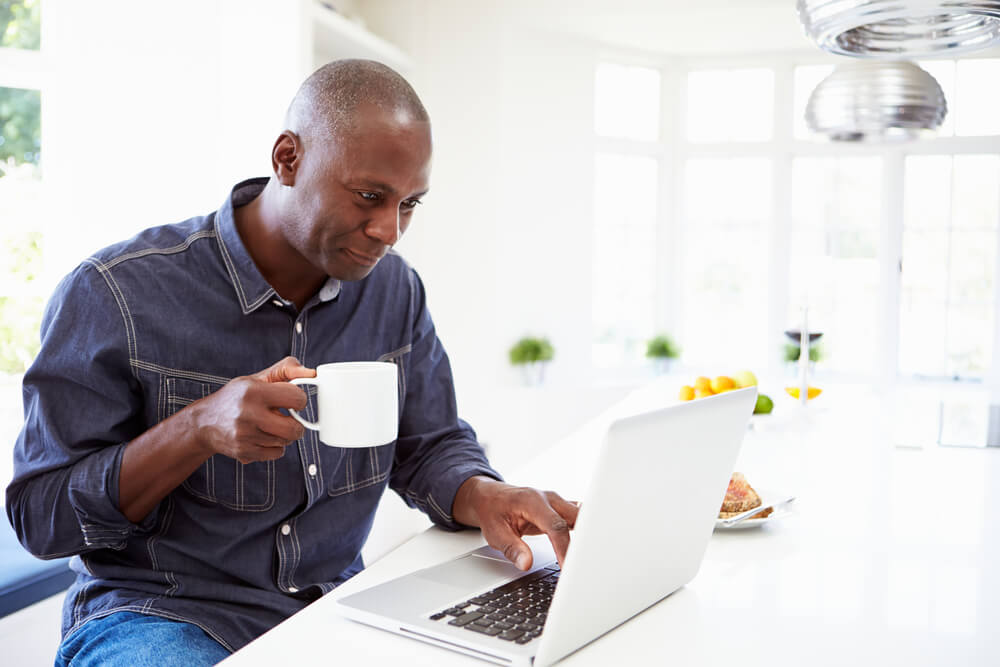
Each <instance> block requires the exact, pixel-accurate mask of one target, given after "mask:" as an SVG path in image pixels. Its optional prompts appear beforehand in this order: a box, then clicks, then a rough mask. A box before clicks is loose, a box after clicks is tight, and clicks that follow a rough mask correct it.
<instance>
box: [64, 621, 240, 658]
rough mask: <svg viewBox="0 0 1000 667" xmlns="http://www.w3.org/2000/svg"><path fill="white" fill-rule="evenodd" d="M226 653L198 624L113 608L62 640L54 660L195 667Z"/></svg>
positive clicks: (226, 655)
mask: <svg viewBox="0 0 1000 667" xmlns="http://www.w3.org/2000/svg"><path fill="white" fill-rule="evenodd" d="M227 657H229V651H227V650H226V649H225V648H224V647H223V646H222V644H220V643H219V642H217V641H215V640H214V639H212V638H211V637H210V636H208V635H207V634H205V631H204V630H202V629H201V628H199V627H198V626H197V625H194V624H192V623H184V622H183V621H171V620H170V619H168V618H161V617H159V616H148V615H145V614H137V613H135V612H131V611H118V612H115V613H113V614H109V615H108V616H105V617H103V618H95V619H94V620H92V621H87V622H86V623H85V624H84V625H83V626H82V627H80V628H79V629H77V631H76V632H74V633H73V634H71V635H70V636H69V637H67V638H66V639H65V640H63V643H62V644H61V645H60V646H59V652H58V653H56V663H55V664H56V667H91V666H92V665H102V666H104V665H122V666H124V665H129V666H135V667H147V666H149V667H152V666H154V665H155V666H157V667H172V666H174V665H176V666H177V667H188V666H189V665H190V666H191V667H196V666H198V665H214V664H215V663H217V662H220V661H222V660H223V659H225V658H227Z"/></svg>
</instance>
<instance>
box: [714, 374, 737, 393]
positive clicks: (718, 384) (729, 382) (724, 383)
mask: <svg viewBox="0 0 1000 667" xmlns="http://www.w3.org/2000/svg"><path fill="white" fill-rule="evenodd" d="M711 386H712V391H714V392H715V393H716V394H721V393H722V392H724V391H729V390H730V389H735V388H736V383H735V382H733V378H731V377H727V376H725V375H720V376H719V377H717V378H715V379H714V380H712V381H711Z"/></svg>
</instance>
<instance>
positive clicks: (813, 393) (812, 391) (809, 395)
mask: <svg viewBox="0 0 1000 667" xmlns="http://www.w3.org/2000/svg"><path fill="white" fill-rule="evenodd" d="M785 391H786V392H788V395H789V396H791V397H792V398H798V397H799V388H798V387H785ZM822 393H823V390H822V389H820V388H819V387H809V389H808V391H807V392H806V400H807V401H808V400H810V399H813V398H816V397H817V396H819V395H820V394H822Z"/></svg>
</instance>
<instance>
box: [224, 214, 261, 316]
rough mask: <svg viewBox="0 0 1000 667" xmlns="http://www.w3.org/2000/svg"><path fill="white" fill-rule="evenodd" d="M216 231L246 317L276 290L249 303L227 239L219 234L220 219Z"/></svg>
mask: <svg viewBox="0 0 1000 667" xmlns="http://www.w3.org/2000/svg"><path fill="white" fill-rule="evenodd" d="M215 230H216V235H217V238H218V242H219V250H221V251H222V261H223V263H224V264H225V265H226V273H228V274H229V279H230V280H232V281H233V285H235V286H236V291H237V293H238V294H239V297H240V306H241V307H242V308H243V314H244V315H246V314H247V313H249V312H250V311H252V310H253V309H254V308H256V307H257V306H259V305H260V304H262V303H264V301H266V300H267V299H270V298H271V295H273V294H275V291H274V288H273V287H272V288H270V289H268V290H266V291H265V292H264V293H263V294H262V295H261V296H260V298H258V299H257V300H256V301H254V302H253V303H248V302H247V295H246V292H244V291H243V283H242V282H241V281H240V276H239V274H238V273H237V272H236V264H235V263H234V262H233V259H232V257H230V255H229V249H228V248H227V247H226V242H225V239H223V238H222V234H221V233H219V218H218V216H216V218H215Z"/></svg>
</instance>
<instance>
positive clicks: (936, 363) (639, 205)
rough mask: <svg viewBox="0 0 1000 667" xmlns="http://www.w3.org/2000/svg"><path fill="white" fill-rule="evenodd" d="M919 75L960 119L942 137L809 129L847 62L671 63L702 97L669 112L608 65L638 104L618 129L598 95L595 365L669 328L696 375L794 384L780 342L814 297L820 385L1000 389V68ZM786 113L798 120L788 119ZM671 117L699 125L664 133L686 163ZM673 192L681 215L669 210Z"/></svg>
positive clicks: (989, 63)
mask: <svg viewBox="0 0 1000 667" xmlns="http://www.w3.org/2000/svg"><path fill="white" fill-rule="evenodd" d="M716 62H718V61H716ZM764 64H765V65H766V63H764ZM789 64H791V65H792V66H790V67H789V66H787V65H789ZM920 65H921V66H922V67H924V68H925V69H926V70H927V71H928V72H930V73H931V75H932V76H934V77H935V78H936V79H937V81H938V83H939V84H940V85H941V87H942V89H943V90H944V92H945V95H946V97H947V100H948V105H949V113H948V116H947V117H946V120H945V123H944V125H943V126H942V128H941V129H940V131H939V132H938V134H937V136H936V137H934V138H930V139H925V140H921V141H918V142H910V143H892V144H837V143H830V142H829V141H827V140H825V139H824V138H823V137H820V136H816V135H813V134H812V133H811V132H810V131H809V130H808V128H807V127H806V125H805V120H804V112H805V107H806V104H807V101H808V99H809V95H810V94H811V93H812V91H813V89H814V88H815V86H816V85H817V84H818V83H819V82H820V81H822V80H823V78H825V77H826V76H828V75H829V74H830V73H831V72H832V71H833V66H832V65H830V64H825V63H824V64H809V63H803V64H801V65H797V64H795V63H788V62H787V61H785V62H775V63H774V66H773V67H768V66H755V67H748V66H746V65H744V66H733V67H725V66H722V67H719V66H713V68H707V67H702V66H699V65H698V64H697V63H695V64H694V65H692V66H683V67H678V68H677V69H676V70H670V69H665V70H664V76H668V77H670V79H669V80H670V81H671V82H672V83H670V84H669V85H670V86H678V87H681V88H683V90H684V91H685V94H683V95H678V96H677V99H678V100H680V102H679V104H678V106H679V107H680V108H671V109H664V110H662V113H661V111H660V110H659V108H658V105H657V104H656V103H655V101H656V100H659V86H660V77H659V76H654V75H653V74H652V73H650V72H651V70H649V71H648V72H647V79H646V80H647V81H649V82H653V81H655V86H654V85H653V84H648V85H647V86H646V95H647V96H646V97H645V98H640V97H639V96H638V95H637V94H632V95H631V97H629V96H628V95H627V94H626V90H627V86H625V84H620V85H619V86H618V87H617V88H614V87H612V86H610V84H607V83H606V82H605V83H604V84H601V83H600V80H601V77H610V76H612V75H613V73H614V72H619V73H620V74H621V75H622V77H624V76H625V74H624V73H625V72H630V71H631V70H630V69H629V68H627V67H625V66H621V68H622V69H620V70H617V69H615V68H614V67H608V68H606V69H603V70H602V69H600V68H599V70H598V80H599V84H598V90H599V91H600V90H604V91H614V92H606V93H605V94H607V95H611V96H614V97H616V99H615V101H614V104H617V105H618V107H617V108H620V111H619V112H617V116H614V117H617V118H618V119H619V120H617V121H615V122H614V123H612V122H611V121H609V120H608V119H609V118H612V117H613V115H612V114H610V112H606V111H601V107H600V102H598V106H597V114H598V120H597V121H596V126H595V127H596V130H597V135H598V136H597V141H596V153H595V154H596V156H597V157H596V162H595V173H596V174H597V180H596V183H595V191H596V194H595V208H596V210H597V211H598V212H597V220H596V225H597V226H595V235H594V239H595V259H594V262H595V263H594V266H595V274H594V275H595V289H594V294H595V297H594V323H595V331H596V332H597V339H598V341H599V343H600V344H595V348H594V350H595V354H594V359H595V361H598V360H600V362H601V365H606V366H614V365H616V364H621V363H624V362H625V361H626V360H629V359H634V358H635V355H636V354H637V351H636V347H635V342H636V341H637V340H639V339H640V338H641V336H642V335H643V332H644V331H646V330H648V329H649V328H650V327H653V326H654V325H655V324H656V323H660V322H664V321H667V322H672V323H673V324H672V326H673V327H674V328H675V329H676V331H671V332H669V333H671V334H676V336H675V337H676V338H677V339H678V342H679V343H680V345H681V348H682V350H683V358H682V362H683V363H684V364H685V365H688V366H691V367H696V368H699V369H704V371H703V372H705V373H712V372H714V369H715V368H728V367H734V368H735V367H738V366H751V365H753V366H754V367H755V368H760V369H761V370H762V371H763V370H765V368H766V369H767V370H771V371H778V372H780V371H781V370H782V368H781V365H782V360H783V355H782V352H783V349H782V348H783V345H784V343H785V342H786V341H785V338H784V336H783V334H782V331H783V330H784V329H786V328H789V327H795V326H796V325H797V324H798V323H799V321H800V318H801V310H800V308H801V306H802V305H803V304H805V303H808V305H809V313H810V324H811V325H812V328H813V329H814V330H820V331H822V332H823V334H824V337H823V339H822V342H821V345H820V347H821V352H822V355H823V356H822V360H821V362H820V363H819V364H818V365H817V372H818V373H820V374H821V375H822V374H828V373H835V374H837V375H839V376H840V377H845V378H853V379H856V380H870V379H872V378H875V377H886V378H887V377H898V378H903V379H907V378H918V379H919V378H936V379H942V378H944V379H951V380H956V379H957V380H963V381H965V380H970V381H973V382H986V381H987V380H990V381H993V380H996V379H997V378H1000V368H995V363H994V359H995V358H996V357H997V353H996V351H995V350H994V347H995V345H997V343H996V339H997V337H998V336H997V333H996V331H997V329H998V328H1000V327H998V326H997V324H995V320H996V316H997V313H996V309H997V304H998V303H1000V285H998V284H997V280H996V275H997V271H998V268H1000V267H998V266H997V254H998V252H1000V250H998V248H1000V87H997V86H994V85H992V83H993V82H995V81H997V80H1000V58H964V59H959V60H933V61H927V62H921V63H920ZM602 72H603V74H602ZM630 76H631V77H632V79H631V80H632V81H633V84H634V85H635V86H639V85H640V84H638V83H635V82H637V81H639V80H641V77H640V76H639V75H638V73H636V72H631V74H630ZM622 80H624V78H622ZM665 85H667V84H665ZM654 88H655V90H654ZM599 95H600V92H599ZM670 98H671V97H670V96H664V97H663V99H665V100H666V99H670ZM641 99H645V100H646V101H645V102H642V101H640V100H641ZM644 103H645V104H646V105H647V106H646V108H644V109H642V110H638V109H636V108H634V105H639V104H644ZM608 104H610V102H608ZM784 105H787V106H784ZM783 106H784V108H785V109H791V112H792V122H791V123H789V124H788V126H787V127H784V126H782V124H780V123H777V122H776V118H778V117H787V116H785V114H779V116H778V117H776V115H775V113H774V112H775V109H781V108H782V107H783ZM653 108H656V109H657V113H658V114H661V115H662V117H663V118H664V119H670V118H683V119H684V124H683V126H682V127H681V128H680V130H681V132H680V133H679V136H678V133H676V132H670V133H667V132H663V133H661V134H663V135H666V136H678V140H679V143H677V144H676V145H671V146H670V147H669V150H668V148H667V146H666V145H665V142H664V141H663V140H662V139H659V140H658V139H657V137H658V136H660V135H659V134H657V133H656V132H655V131H654V129H653V128H655V127H656V123H655V122H654V121H653V119H652V118H651V117H650V116H649V115H648V114H649V113H651V110H652V109H653ZM629 114H631V115H629ZM640 116H641V117H642V118H644V119H645V120H642V121H640V120H638V119H639V118H640ZM640 126H641V127H642V128H644V129H638V128H640ZM664 126H665V125H664ZM602 128H603V129H602ZM612 128H616V129H612ZM969 137H975V141H972V142H970V141H969V140H968V138H969ZM664 174H667V175H669V179H665V178H664ZM657 180H659V181H661V182H660V183H659V186H658V187H657V185H656V182H657ZM640 183H641V186H639V187H629V184H632V185H633V186H635V185H636V184H640ZM623 188H624V189H625V190H627V191H628V192H629V193H630V196H629V197H628V199H627V205H626V203H625V202H624V201H623V197H622V189H623ZM673 193H676V194H677V196H678V197H679V202H678V203H679V206H674V205H667V204H670V202H668V201H667V200H668V199H669V196H670V195H671V194H673ZM601 225H603V227H601ZM614 225H617V226H614ZM633 243H634V244H636V245H635V246H634V247H633V246H632V245H631V244H633ZM642 244H644V245H643V249H642V252H641V253H639V254H636V255H629V254H628V252H629V251H630V250H634V249H635V248H636V247H639V246H640V245H642ZM649 248H654V249H655V250H653V251H650V250H649ZM650 257H652V259H650ZM900 260H901V261H900ZM650 276H652V278H650ZM618 277H621V278H622V279H623V280H625V281H626V282H615V281H616V280H617V279H618ZM667 278H669V280H667ZM657 280H659V281H660V291H659V292H657V291H656V290H655V289H653V288H652V284H653V283H654V282H655V281H657ZM664 282H668V283H669V286H668V287H667V288H664V286H663V283H664ZM626 341H628V342H626ZM763 359H767V363H766V364H765V363H764V362H763ZM942 410H943V408H942ZM945 412H947V411H945ZM942 414H944V413H943V412H942ZM977 428H978V427H977Z"/></svg>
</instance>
